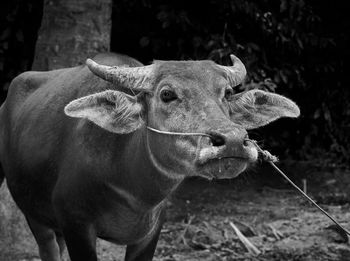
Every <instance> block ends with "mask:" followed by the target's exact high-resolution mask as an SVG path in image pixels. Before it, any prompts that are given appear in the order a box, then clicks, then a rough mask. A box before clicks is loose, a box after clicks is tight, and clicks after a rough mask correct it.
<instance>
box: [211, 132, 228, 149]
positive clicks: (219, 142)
mask: <svg viewBox="0 0 350 261" xmlns="http://www.w3.org/2000/svg"><path fill="white" fill-rule="evenodd" d="M210 140H211V142H212V143H213V146H215V147H219V146H223V145H225V137H224V136H222V135H220V134H218V133H210Z"/></svg>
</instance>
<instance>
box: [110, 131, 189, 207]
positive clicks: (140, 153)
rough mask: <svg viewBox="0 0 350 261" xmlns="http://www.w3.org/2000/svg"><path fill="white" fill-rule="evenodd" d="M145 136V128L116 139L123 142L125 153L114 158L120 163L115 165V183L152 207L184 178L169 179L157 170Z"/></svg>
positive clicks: (159, 169)
mask: <svg viewBox="0 0 350 261" xmlns="http://www.w3.org/2000/svg"><path fill="white" fill-rule="evenodd" d="M147 135H148V134H147V129H146V128H145V127H144V128H140V129H138V130H137V131H135V132H133V133H131V134H127V135H123V136H120V137H118V140H119V141H121V140H122V143H123V144H122V146H123V147H124V149H123V152H122V153H121V154H120V153H119V154H118V155H117V157H119V159H118V160H116V161H114V162H115V163H114V168H115V170H116V172H118V175H116V177H115V180H114V182H115V184H116V185H117V186H121V187H122V189H124V190H126V191H127V192H128V193H131V194H132V195H133V196H134V197H136V198H137V199H138V200H141V201H142V202H143V203H144V204H145V205H146V206H150V207H151V206H155V205H157V204H159V203H160V202H161V201H163V200H164V199H165V198H166V197H167V196H168V195H169V194H170V193H171V192H173V191H174V190H175V189H176V187H177V186H178V185H179V184H180V183H181V181H182V180H183V178H175V179H174V178H171V177H169V176H167V175H166V173H164V171H163V170H162V169H161V168H160V167H159V166H157V163H156V162H155V160H154V159H153V158H152V152H151V151H150V148H149V144H148V136H147ZM118 143H120V142H118Z"/></svg>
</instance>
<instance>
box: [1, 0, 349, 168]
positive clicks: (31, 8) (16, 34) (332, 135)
mask: <svg viewBox="0 0 350 261" xmlns="http://www.w3.org/2000/svg"><path fill="white" fill-rule="evenodd" d="M4 3H6V4H4ZM1 5H4V7H3V8H0V10H1V16H0V19H1V22H0V83H1V86H2V89H3V90H4V92H3V94H2V95H1V96H0V98H1V99H3V98H4V97H5V92H6V88H7V87H8V84H9V82H10V80H11V79H12V78H13V77H14V76H15V75H17V74H18V73H19V72H21V71H25V70H28V69H29V68H30V65H31V62H32V59H33V56H34V44H35V41H36V37H37V31H38V28H39V25H40V19H41V15H42V14H41V13H42V1H34V0H27V1H24V0H15V1H8V0H7V1H3V2H2V4H1ZM28 21H30V22H28ZM349 25H350V22H349V19H348V18H347V9H346V2H341V1H336V2H334V3H331V4H330V3H329V1H325V0H318V1H317V0H279V1H273V0H259V1H253V0H235V1H232V0H221V1H218V0H202V1H198V0H193V1H185V0H162V1H161V0H152V1H151V0H143V1H137V0H115V1H114V6H113V18H112V42H111V49H112V51H116V52H119V53H126V54H129V55H131V56H133V57H136V58H138V59H140V60H141V61H143V62H145V63H149V62H151V61H152V60H153V59H164V60H166V59H212V60H214V61H216V62H218V63H221V64H229V63H230V61H229V60H228V55H229V54H230V53H234V54H236V55H237V56H239V57H240V58H242V60H243V61H244V63H245V64H246V66H247V68H248V72H249V74H248V78H247V83H246V84H245V85H244V86H243V87H242V88H241V89H248V88H261V89H267V90H269V91H276V92H278V93H281V94H284V95H286V96H288V97H290V98H292V99H294V100H295V101H296V102H297V103H298V104H299V105H300V107H301V111H302V116H301V118H300V119H298V120H296V121H293V120H281V121H278V122H276V123H273V124H271V125H270V126H267V127H265V128H263V129H262V131H259V132H254V133H253V134H252V135H253V137H255V138H256V139H258V140H261V138H262V137H264V143H265V145H266V147H270V149H271V148H272V149H273V151H274V153H277V154H279V155H281V156H282V157H287V156H288V157H292V158H295V159H315V158H321V159H322V160H323V162H325V160H328V161H331V160H334V159H336V160H338V161H343V162H348V161H349V160H350V153H349V152H350V135H349V134H348V133H349V131H350V117H349V116H350V105H349V104H350V103H349V102H348V100H349V99H350V91H349V88H348V83H349V80H348V79H346V77H345V76H346V75H345V73H346V71H345V61H347V60H349V49H348V46H349V35H348V32H349ZM1 99H0V100H1Z"/></svg>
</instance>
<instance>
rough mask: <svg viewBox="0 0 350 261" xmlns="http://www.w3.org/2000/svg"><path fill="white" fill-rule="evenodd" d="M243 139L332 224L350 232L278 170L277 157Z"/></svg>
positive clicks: (347, 232)
mask: <svg viewBox="0 0 350 261" xmlns="http://www.w3.org/2000/svg"><path fill="white" fill-rule="evenodd" d="M245 141H248V142H251V143H252V144H253V145H254V146H255V147H256V148H257V150H258V151H259V152H260V153H261V155H262V158H263V160H264V161H266V162H268V163H269V164H270V165H271V166H272V167H273V168H274V169H275V170H276V171H277V172H278V173H279V174H280V175H282V177H283V178H284V179H286V180H287V181H288V182H289V183H290V184H291V185H292V186H293V187H294V188H295V189H296V190H297V191H299V192H300V193H301V194H302V195H303V196H304V197H305V198H306V199H307V200H309V201H310V202H311V203H312V204H313V205H314V206H315V207H317V208H318V209H319V210H320V211H321V212H322V213H323V214H324V215H326V216H327V217H328V218H329V219H330V220H332V221H333V222H334V224H336V225H337V227H338V228H340V229H341V230H342V231H343V232H345V234H347V235H350V232H349V231H348V230H347V229H346V228H344V227H343V226H342V225H340V224H339V222H338V221H337V220H336V219H335V218H334V217H333V216H331V215H330V214H329V213H328V212H327V211H325V210H324V209H323V208H321V207H320V206H319V205H318V204H317V203H316V202H315V201H314V200H313V199H312V198H310V197H309V196H308V195H307V194H306V193H305V192H304V191H302V190H301V189H300V188H299V187H298V186H297V185H295V183H294V182H293V181H291V180H290V179H289V178H288V176H287V175H286V174H284V172H283V171H282V170H280V169H279V168H278V167H277V166H276V165H275V164H274V162H277V161H278V159H277V157H276V156H274V155H272V154H271V153H270V152H268V151H267V150H263V149H261V148H260V147H259V145H258V144H257V142H256V141H255V140H250V139H246V140H245Z"/></svg>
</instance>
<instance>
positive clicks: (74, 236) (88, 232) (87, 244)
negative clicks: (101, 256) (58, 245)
mask: <svg viewBox="0 0 350 261" xmlns="http://www.w3.org/2000/svg"><path fill="white" fill-rule="evenodd" d="M63 235H64V240H65V242H66V245H67V249H68V253H69V257H70V259H71V261H83V260H84V261H97V255H96V234H95V233H94V232H93V230H92V229H90V226H87V225H83V224H69V226H67V225H65V226H63Z"/></svg>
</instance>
